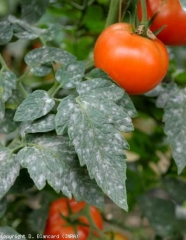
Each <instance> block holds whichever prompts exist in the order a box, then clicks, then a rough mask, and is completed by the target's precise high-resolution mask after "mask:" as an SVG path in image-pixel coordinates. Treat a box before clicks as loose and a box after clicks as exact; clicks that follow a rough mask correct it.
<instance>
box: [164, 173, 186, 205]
mask: <svg viewBox="0 0 186 240" xmlns="http://www.w3.org/2000/svg"><path fill="white" fill-rule="evenodd" d="M163 186H164V187H165V189H166V191H167V192H168V194H169V196H170V197H171V199H172V200H173V201H175V202H176V203H177V204H179V205H182V204H183V203H184V202H185V200H186V191H185V189H186V181H185V180H184V179H181V178H175V177H166V178H165V179H164V180H163Z"/></svg>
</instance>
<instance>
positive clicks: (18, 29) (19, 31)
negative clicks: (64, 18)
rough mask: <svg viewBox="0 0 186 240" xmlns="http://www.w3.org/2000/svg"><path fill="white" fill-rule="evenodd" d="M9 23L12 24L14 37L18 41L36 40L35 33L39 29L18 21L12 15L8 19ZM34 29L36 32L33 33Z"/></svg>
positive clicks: (36, 35)
mask: <svg viewBox="0 0 186 240" xmlns="http://www.w3.org/2000/svg"><path fill="white" fill-rule="evenodd" d="M8 20H9V22H10V23H11V24H12V27H13V30H14V35H15V36H16V37H17V38H20V39H28V40H32V39H36V38H38V34H37V31H38V32H39V31H40V29H37V28H34V27H32V26H30V25H29V24H28V23H27V22H25V21H23V20H20V19H18V18H16V17H14V16H12V15H10V16H9V17H8ZM34 29H36V30H37V31H34Z"/></svg>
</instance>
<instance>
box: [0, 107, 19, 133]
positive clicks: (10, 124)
mask: <svg viewBox="0 0 186 240" xmlns="http://www.w3.org/2000/svg"><path fill="white" fill-rule="evenodd" d="M14 114H15V112H14V111H12V110H9V109H6V113H5V116H4V119H3V120H2V121H1V122H0V133H5V134H6V133H11V132H13V131H15V130H16V128H17V127H18V126H19V124H18V123H16V122H14V121H13V118H14Z"/></svg>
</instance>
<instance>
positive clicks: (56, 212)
mask: <svg viewBox="0 0 186 240" xmlns="http://www.w3.org/2000/svg"><path fill="white" fill-rule="evenodd" d="M85 205H86V203H85V202H77V201H76V200H75V199H71V200H69V199H68V198H65V197H63V198H59V199H57V200H56V201H54V202H52V204H51V205H50V210H49V216H48V220H47V224H46V227H45V231H44V235H53V236H54V235H58V234H59V236H60V238H58V239H61V240H62V239H69V237H70V236H72V235H74V236H75V235H76V236H78V237H77V238H76V239H78V240H86V239H88V235H89V231H90V223H89V221H88V219H87V217H86V216H80V217H79V218H78V219H76V220H75V221H74V224H69V222H68V219H70V216H71V215H72V214H78V213H79V212H80V211H82V210H83V209H84V208H85ZM89 211H90V215H91V217H92V220H93V221H94V223H95V225H96V226H97V227H98V228H99V229H100V230H102V229H103V220H102V216H101V214H100V212H99V210H98V209H97V208H95V207H93V206H90V207H89ZM95 235H96V232H95ZM74 239H75V238H74Z"/></svg>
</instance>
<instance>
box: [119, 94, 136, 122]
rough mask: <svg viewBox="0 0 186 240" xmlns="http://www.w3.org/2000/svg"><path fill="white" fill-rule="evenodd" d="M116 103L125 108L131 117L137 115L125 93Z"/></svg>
mask: <svg viewBox="0 0 186 240" xmlns="http://www.w3.org/2000/svg"><path fill="white" fill-rule="evenodd" d="M118 105H119V106H121V107H122V108H123V109H125V111H126V113H127V114H128V115H129V116H130V117H131V118H135V117H137V115H138V113H137V111H136V109H135V107H134V104H133V102H132V101H131V99H130V97H129V96H128V94H127V93H125V94H124V96H123V97H122V98H121V99H120V100H119V101H118Z"/></svg>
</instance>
